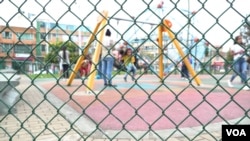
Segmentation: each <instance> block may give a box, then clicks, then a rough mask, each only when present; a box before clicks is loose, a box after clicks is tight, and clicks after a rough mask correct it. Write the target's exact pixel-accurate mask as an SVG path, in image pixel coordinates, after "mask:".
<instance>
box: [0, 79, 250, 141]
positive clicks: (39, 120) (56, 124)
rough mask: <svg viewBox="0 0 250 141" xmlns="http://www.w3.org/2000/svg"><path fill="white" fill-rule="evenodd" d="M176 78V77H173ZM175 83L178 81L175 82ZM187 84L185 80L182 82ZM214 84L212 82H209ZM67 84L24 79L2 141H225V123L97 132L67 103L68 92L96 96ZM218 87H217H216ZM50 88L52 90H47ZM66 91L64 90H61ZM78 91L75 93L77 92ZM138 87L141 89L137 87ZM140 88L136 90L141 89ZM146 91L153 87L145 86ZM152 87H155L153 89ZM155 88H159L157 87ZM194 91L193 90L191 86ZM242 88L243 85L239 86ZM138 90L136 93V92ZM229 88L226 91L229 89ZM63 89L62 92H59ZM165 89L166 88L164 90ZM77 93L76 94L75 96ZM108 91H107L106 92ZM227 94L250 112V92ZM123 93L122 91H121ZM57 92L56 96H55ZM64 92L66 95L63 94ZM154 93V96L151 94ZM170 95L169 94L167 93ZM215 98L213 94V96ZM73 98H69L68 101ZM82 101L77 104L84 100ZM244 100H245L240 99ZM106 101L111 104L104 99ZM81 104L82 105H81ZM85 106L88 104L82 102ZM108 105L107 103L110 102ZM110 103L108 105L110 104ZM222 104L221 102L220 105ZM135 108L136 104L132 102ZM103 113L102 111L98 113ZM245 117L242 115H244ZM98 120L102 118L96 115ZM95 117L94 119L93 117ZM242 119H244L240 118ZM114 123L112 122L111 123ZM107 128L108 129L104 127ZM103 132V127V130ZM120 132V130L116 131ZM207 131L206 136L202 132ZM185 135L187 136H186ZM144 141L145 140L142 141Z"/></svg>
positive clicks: (5, 118) (4, 122) (206, 85)
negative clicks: (240, 101) (222, 126)
mask: <svg viewBox="0 0 250 141" xmlns="http://www.w3.org/2000/svg"><path fill="white" fill-rule="evenodd" d="M173 77H174V76H173ZM174 79H176V80H177V79H178V78H175V77H174ZM204 80H206V82H203V80H202V82H203V83H204V85H202V86H200V87H202V88H204V89H205V90H206V91H207V92H208V93H209V92H210V90H211V86H213V87H214V85H211V82H212V81H213V82H214V80H211V79H210V78H208V79H204ZM99 81H100V80H96V84H97V85H95V86H96V87H95V89H96V90H95V91H94V93H95V92H100V90H102V89H103V87H102V85H101V82H99ZM122 81H123V80H122V79H121V78H118V80H116V81H115V82H117V83H119V84H121V85H120V86H118V87H117V89H118V88H119V87H120V88H121V89H123V88H124V89H125V88H126V89H127V88H128V86H130V85H131V84H130V83H129V82H128V84H126V83H124V82H122ZM145 81H148V82H150V81H152V80H151V79H146V80H145ZM165 81H166V82H165V83H166V84H169V85H167V86H169V87H171V89H174V90H175V92H176V93H179V92H181V91H177V90H179V88H174V86H176V85H175V83H176V82H175V81H168V80H165ZM180 81H184V80H180ZM208 81H211V82H208ZM65 83H66V82H62V81H59V82H56V81H53V80H52V81H51V79H44V80H39V81H30V80H29V79H28V78H27V77H25V76H22V79H21V84H20V85H19V86H18V87H17V90H18V91H19V92H20V94H21V99H20V100H19V101H18V102H17V104H16V111H17V112H16V113H11V114H8V115H1V116H0V121H1V123H0V124H1V128H0V139H1V141H8V140H13V141H19V140H22V141H26V140H27V141H30V140H41V141H43V140H44V141H45V140H46V141H56V140H59V139H60V140H62V141H67V140H70V141H74V140H76V141H78V140H79V141H81V140H87V141H88V140H90V141H104V140H111V139H112V140H113V139H116V140H117V141H132V140H136V139H139V140H143V141H155V140H166V139H167V140H170V141H184V140H197V141H198V140H205V141H206V140H207V141H214V140H220V139H221V131H220V130H221V129H220V126H221V124H222V122H216V123H213V124H211V125H209V126H206V131H204V129H203V128H202V127H199V126H198V127H191V128H187V127H183V128H181V127H179V130H176V129H171V128H170V129H166V130H163V129H162V130H155V131H150V132H148V131H147V130H146V131H126V130H107V129H106V130H96V125H95V124H94V123H93V120H90V119H89V118H86V117H84V116H82V115H81V113H82V112H84V111H82V112H79V109H84V108H82V107H84V106H86V105H84V104H83V103H82V104H83V105H82V104H78V107H77V106H72V100H70V99H67V98H66V99H65V97H64V95H65V92H68V93H69V94H72V93H75V95H76V96H77V97H78V98H79V97H84V98H86V97H89V98H88V99H87V100H89V99H92V98H93V96H94V97H95V95H93V94H90V95H86V94H84V93H83V92H84V91H85V89H82V88H79V84H80V83H81V81H80V80H74V81H73V83H72V86H70V87H68V86H66V85H65ZM183 84H184V85H182V86H178V87H182V88H185V85H186V84H187V83H185V82H184V83H183ZM214 84H216V83H214ZM221 85H222V87H220V88H219V89H218V91H219V90H220V91H221V92H223V91H225V89H223V88H224V87H223V86H226V79H224V78H223V81H222V84H221ZM47 86H49V88H48V87H47ZM62 87H63V89H61V88H62ZM77 87H78V89H75V88H77ZM137 87H138V86H137ZM137 87H136V88H137ZM144 87H145V88H146V87H150V86H148V85H146V84H144ZM151 87H152V86H151ZM154 87H155V85H154ZM188 87H190V86H188ZM237 87H240V84H238V85H237ZM136 88H135V89H136ZM225 88H226V87H225ZM58 89H60V91H59V90H58ZM160 89H162V88H160ZM72 90H73V92H72ZM105 90H106V89H105ZM226 90H227V91H230V93H231V94H233V93H239V94H240V95H243V96H244V98H245V100H247V101H248V104H246V103H244V101H242V104H243V105H244V104H245V105H244V106H245V108H247V107H248V109H249V100H250V99H249V98H250V96H249V92H246V91H240V92H238V88H236V89H232V88H230V90H229V89H228V88H226ZM108 91H110V92H111V91H114V89H113V88H108V89H107V91H105V92H104V93H101V95H100V97H99V96H98V97H96V98H100V99H101V96H105V95H106V94H108V93H109V94H110V92H108ZM121 91H122V90H121ZM55 92H56V93H55ZM63 92H64V93H63ZM149 93H150V92H149ZM164 93H166V91H164ZM212 95H213V94H212ZM68 96H69V95H68ZM68 98H69V97H68ZM84 98H80V99H77V100H84ZM238 99H241V98H238ZM103 100H107V98H104V99H103ZM77 102H78V101H77ZM82 102H84V101H82ZM106 102H107V101H106ZM109 102H110V101H108V103H109ZM218 102H220V101H218ZM132 104H134V102H132ZM69 105H70V106H69ZM97 112H99V111H97ZM240 114H241V113H240ZM96 116H97V117H98V114H96ZM93 117H94V116H93ZM239 118H240V117H239ZM238 121H239V119H238V118H236V119H234V120H230V121H229V122H230V123H232V124H234V123H235V122H238ZM240 121H241V122H240V123H248V124H249V123H250V122H249V119H242V120H240ZM108 122H110V120H108ZM104 127H105V126H104ZM99 128H100V127H99ZM115 129H117V128H115ZM201 131H203V132H201ZM184 134H185V136H186V137H185V136H184ZM142 137H143V139H142Z"/></svg>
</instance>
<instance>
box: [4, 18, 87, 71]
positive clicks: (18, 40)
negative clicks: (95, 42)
mask: <svg viewBox="0 0 250 141" xmlns="http://www.w3.org/2000/svg"><path fill="white" fill-rule="evenodd" d="M0 33H1V34H0V69H4V68H13V69H18V70H23V71H25V72H34V71H35V70H36V68H37V66H38V65H40V64H41V62H42V61H43V59H44V57H45V55H46V54H47V53H48V52H49V46H48V43H52V44H53V43H55V42H58V41H67V40H71V41H73V42H75V43H76V44H78V45H79V46H80V47H79V48H80V49H81V48H82V46H84V44H85V43H86V42H87V38H88V37H89V32H88V30H87V28H84V27H81V28H79V29H78V27H76V26H74V25H67V24H56V23H50V22H44V21H37V25H36V27H33V26H30V27H17V26H3V25H2V26H1V25H0ZM37 61H38V62H37ZM20 66H21V67H22V68H21V69H20V68H18V67H20Z"/></svg>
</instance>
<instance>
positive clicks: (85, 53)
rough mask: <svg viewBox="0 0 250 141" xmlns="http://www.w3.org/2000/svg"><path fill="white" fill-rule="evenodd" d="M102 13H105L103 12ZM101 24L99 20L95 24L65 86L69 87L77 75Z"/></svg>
mask: <svg viewBox="0 0 250 141" xmlns="http://www.w3.org/2000/svg"><path fill="white" fill-rule="evenodd" d="M104 13H105V12H104ZM101 23H102V20H101V19H100V18H99V19H98V22H97V24H96V26H95V29H94V31H93V32H92V33H91V35H90V37H89V40H88V42H87V45H86V47H85V48H84V50H83V55H81V56H80V58H78V60H77V62H76V65H75V67H74V69H73V72H72V73H71V74H70V76H69V79H68V81H67V85H68V86H70V85H71V83H72V81H73V79H74V78H75V76H76V74H77V72H78V70H79V68H80V66H81V63H82V61H83V60H84V56H85V55H87V54H88V51H89V48H90V45H91V44H92V42H93V41H94V39H95V35H96V33H97V31H98V29H99V27H100V25H101Z"/></svg>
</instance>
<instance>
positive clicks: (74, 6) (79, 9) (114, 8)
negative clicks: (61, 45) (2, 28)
mask: <svg viewBox="0 0 250 141" xmlns="http://www.w3.org/2000/svg"><path fill="white" fill-rule="evenodd" d="M12 1H14V2H15V3H13V2H12V3H11V2H10V1H7V0H4V1H3V2H2V3H1V4H0V17H1V18H0V24H3V25H4V24H6V22H8V23H9V25H27V24H29V25H30V22H29V21H28V20H25V21H22V20H20V19H24V18H23V16H22V15H20V14H18V11H19V12H21V11H24V12H25V15H26V16H27V14H28V13H32V14H34V15H36V16H38V17H36V16H33V17H31V18H30V20H31V21H35V18H37V19H40V20H46V21H54V22H55V21H59V22H60V23H67V24H74V25H80V24H81V21H82V20H83V19H84V20H83V24H84V25H86V26H88V27H94V25H95V24H96V19H97V15H98V12H97V11H96V10H98V11H102V10H108V11H109V16H111V17H112V16H114V17H119V18H125V19H131V16H133V17H135V18H136V20H137V21H145V22H152V23H159V22H160V20H161V18H167V19H170V20H171V21H172V24H173V27H172V29H173V31H174V32H176V33H177V32H178V33H179V34H180V35H182V34H183V35H182V36H183V38H185V36H186V32H187V27H185V28H183V27H184V26H185V25H187V17H186V16H185V14H187V12H186V11H187V10H188V3H187V1H188V0H181V1H180V0H172V2H171V1H169V0H163V1H161V0H153V1H152V0H145V1H142V0H117V1H118V2H116V1H114V0H89V1H86V0H76V1H75V2H74V1H73V0H37V1H38V2H39V3H37V1H34V0H27V1H25V3H23V2H24V1H22V0H12ZM227 1H229V2H230V1H232V2H233V3H232V5H231V6H232V7H230V3H228V2H227ZM73 2H74V3H73ZM161 2H163V3H164V4H163V8H162V9H159V8H157V4H159V3H161ZM67 5H71V6H70V10H71V11H72V13H75V14H76V15H77V16H78V17H79V18H77V17H76V16H75V15H74V14H72V13H71V12H67V11H69V6H67ZM121 5H122V6H121ZM249 5H250V1H249V0H207V1H206V0H190V11H191V12H192V11H198V13H196V15H194V16H193V18H192V19H191V22H192V24H193V25H194V26H195V28H196V29H195V28H192V27H191V28H190V33H191V34H192V36H195V37H202V34H203V35H204V37H205V38H206V39H207V40H209V41H210V42H211V43H213V44H215V45H220V44H222V43H224V42H225V41H226V40H227V39H228V38H230V33H232V34H233V35H234V36H236V35H237V34H238V33H239V30H237V29H238V28H239V27H240V25H241V24H242V20H244V16H246V15H247V14H249V13H250V8H249ZM43 7H45V8H44V9H43ZM204 8H205V9H204ZM95 9H96V10H95ZM121 9H123V11H122V10H121ZM149 9H151V10H149ZM225 11H226V12H225ZM166 15H167V17H166ZM216 21H217V22H218V23H217V24H216ZM109 22H110V24H111V26H112V27H113V28H115V29H116V30H118V31H119V32H120V33H123V34H124V37H125V38H135V37H139V38H140V37H145V36H146V35H147V34H146V33H145V32H144V31H146V32H147V33H150V34H153V32H152V31H154V29H155V28H156V26H152V25H149V24H141V23H137V26H133V27H132V28H130V27H131V25H132V24H133V23H132V22H125V21H117V20H110V21H109ZM34 23H35V22H34ZM138 26H139V27H141V29H140V28H139V27H138ZM111 29H112V28H111ZM180 30H181V32H180ZM126 31H128V32H126ZM155 31H157V30H155ZM131 33H132V34H131ZM133 33H134V34H133ZM204 33H205V34H204ZM113 36H114V38H120V36H119V35H118V34H116V33H115V34H113ZM129 36H133V37H129ZM228 43H229V44H231V41H230V42H228Z"/></svg>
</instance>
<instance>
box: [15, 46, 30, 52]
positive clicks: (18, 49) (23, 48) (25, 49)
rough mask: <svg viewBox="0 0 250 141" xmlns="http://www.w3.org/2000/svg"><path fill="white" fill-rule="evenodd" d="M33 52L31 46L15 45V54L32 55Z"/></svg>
mask: <svg viewBox="0 0 250 141" xmlns="http://www.w3.org/2000/svg"><path fill="white" fill-rule="evenodd" d="M31 51H32V46H31V45H15V53H30V52H31Z"/></svg>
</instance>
